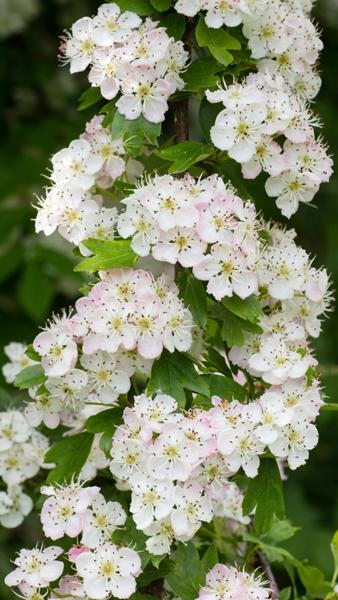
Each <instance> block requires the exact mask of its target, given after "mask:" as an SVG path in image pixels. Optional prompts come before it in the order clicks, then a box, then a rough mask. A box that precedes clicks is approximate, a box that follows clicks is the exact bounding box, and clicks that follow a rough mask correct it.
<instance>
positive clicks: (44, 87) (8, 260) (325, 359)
mask: <svg viewBox="0 0 338 600" xmlns="http://www.w3.org/2000/svg"><path fill="white" fill-rule="evenodd" d="M98 4H99V3H98V2H94V1H93V0H81V2H79V1H77V0H40V3H39V4H38V3H37V0H0V46H1V61H0V78H1V83H2V85H1V88H0V105H1V109H0V111H1V115H0V132H1V138H0V139H1V142H0V323H1V326H0V363H1V364H2V363H3V362H4V360H5V359H4V355H3V350H2V349H3V346H4V345H5V344H6V343H8V342H9V341H11V340H16V341H20V340H21V341H26V342H30V341H31V340H32V338H33V337H34V335H36V331H37V327H38V326H39V325H42V324H43V322H44V320H45V318H46V317H47V316H48V315H50V313H51V312H52V311H53V310H54V311H57V310H59V309H60V308H61V307H64V306H68V305H69V304H71V303H72V301H73V300H74V298H75V297H77V295H78V288H79V287H80V286H81V282H82V279H81V276H80V275H79V274H75V273H74V272H73V260H72V255H71V252H70V250H69V245H68V243H67V242H64V241H62V239H61V238H59V237H58V236H52V237H51V238H46V237H45V236H41V237H40V236H37V235H35V233H34V227H33V223H32V218H33V216H34V210H33V209H32V208H31V203H32V202H33V203H34V196H35V194H36V195H39V194H40V193H41V188H42V186H43V185H44V184H45V182H46V180H45V178H44V174H45V173H46V171H47V169H48V159H49V157H50V155H51V154H53V153H54V152H55V151H57V150H59V149H60V148H62V147H63V146H66V145H68V143H69V142H70V140H72V139H73V138H75V137H77V136H78V135H79V133H80V132H81V131H82V130H83V127H84V123H85V121H86V120H87V119H88V115H86V114H84V113H78V112H77V111H76V106H77V98H78V96H79V94H80V93H81V92H82V91H83V90H84V89H85V87H86V79H85V76H84V75H77V76H73V77H71V76H70V75H69V72H68V69H67V68H64V69H62V68H61V67H60V65H59V64H58V61H57V47H58V36H59V35H60V34H61V33H62V31H63V29H64V28H66V27H69V26H70V24H71V23H73V22H74V21H75V20H76V19H77V18H79V17H81V16H84V15H88V14H91V13H93V12H95V11H96V9H97V6H98ZM30 5H32V6H30ZM31 8H32V10H30V9H31ZM30 12H31V13H32V14H30V15H29V13H30ZM315 16H316V19H317V20H318V22H319V23H320V26H321V28H322V30H323V41H324V44H325V50H324V52H323V54H322V57H321V65H320V71H321V75H322V78H323V86H322V90H321V93H320V95H319V98H318V99H317V102H316V107H315V108H316V111H317V112H318V113H319V115H320V116H321V117H322V120H323V123H324V126H323V130H322V134H323V136H324V138H325V139H326V140H327V142H328V144H329V146H330V149H331V152H332V154H336V152H337V151H338V85H337V80H338V77H337V66H336V65H337V61H338V2H337V0H319V1H318V4H317V6H316V8H315ZM10 28H11V29H13V30H14V31H13V32H12V34H11V35H6V34H8V32H9V29H10ZM15 30H16V31H15ZM250 186H251V187H252V191H253V192H254V193H255V198H257V199H259V202H258V204H259V205H260V206H261V207H262V208H263V209H264V212H265V215H266V216H272V217H276V218H278V219H280V215H279V213H278V212H277V211H276V210H275V209H274V206H273V202H272V201H271V200H269V199H268V198H266V197H265V198H264V197H262V192H261V190H262V189H263V188H262V186H261V185H260V182H255V183H252V184H250ZM256 190H260V192H259V193H257V192H256ZM337 200H338V174H336V175H335V176H333V177H332V179H331V182H330V183H329V184H325V185H323V186H322V187H321V190H320V192H319V194H318V195H317V197H316V204H317V206H318V209H314V208H310V207H306V206H304V205H303V206H302V207H301V208H300V210H299V212H298V213H297V215H296V216H295V217H294V218H293V219H292V221H291V226H293V227H295V228H296V230H297V232H298V240H299V242H300V243H301V244H302V245H303V246H304V247H305V248H306V249H307V250H308V251H310V252H311V253H312V254H314V255H315V256H316V257H317V259H316V262H317V264H318V265H320V264H324V265H325V266H326V267H327V268H328V269H329V271H330V273H331V274H332V281H333V286H334V288H335V289H337V287H338V201H337ZM330 317H331V318H330V320H329V321H327V322H326V324H325V327H324V332H323V334H322V336H321V338H320V339H319V340H318V341H316V342H315V344H314V346H315V347H316V351H317V355H318V358H319V360H320V362H321V364H322V366H323V385H324V387H325V390H326V393H327V395H328V396H329V397H330V399H331V401H332V402H335V401H337V402H338V398H337V397H336V396H337V392H336V390H337V389H338V344H337V339H338V314H337V313H336V314H331V315H330ZM0 386H1V387H0V400H1V406H8V404H9V403H10V402H11V401H12V399H13V398H14V394H15V392H13V391H11V390H10V389H9V388H8V387H6V385H5V383H4V382H3V380H1V381H0ZM318 425H319V429H320V442H319V444H318V447H317V448H316V449H315V450H314V451H313V452H312V454H311V460H310V461H309V463H308V464H307V465H306V466H305V467H303V468H301V469H299V470H298V471H297V472H296V473H289V474H288V481H287V482H286V485H285V487H286V495H287V512H288V516H289V518H291V519H292V520H293V522H294V524H295V525H297V526H299V527H301V528H302V530H301V532H300V533H298V534H296V536H295V537H294V538H293V540H291V541H290V542H289V543H288V548H289V549H290V550H291V551H292V552H293V553H294V554H295V555H296V556H298V557H299V558H302V559H304V558H308V559H309V560H310V562H311V563H312V564H315V565H317V566H318V567H320V568H321V569H323V571H324V572H325V573H326V574H327V575H328V576H330V574H331V571H332V563H331V556H330V550H329V543H330V538H331V536H332V533H333V532H334V531H335V530H336V529H337V528H338V443H337V438H338V436H337V432H338V413H325V414H323V415H322V416H321V417H320V419H319V423H318ZM40 536H41V533H40V529H39V525H38V522H37V519H36V520H35V522H34V521H33V520H32V519H29V522H26V523H24V524H23V525H22V527H20V528H19V529H18V530H16V531H15V533H13V532H10V531H8V530H4V529H1V530H0V598H3V599H5V598H10V597H13V596H12V594H11V592H10V591H9V590H8V589H7V588H6V587H5V586H4V585H3V583H2V580H3V574H5V573H7V572H8V571H9V570H10V566H9V560H10V558H11V557H12V558H13V556H14V553H15V552H16V550H17V549H18V548H19V547H22V546H23V545H28V546H33V545H34V544H35V543H36V541H37V540H38V539H39V538H40Z"/></svg>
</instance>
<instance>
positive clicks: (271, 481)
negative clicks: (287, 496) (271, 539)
mask: <svg viewBox="0 0 338 600" xmlns="http://www.w3.org/2000/svg"><path fill="white" fill-rule="evenodd" d="M255 508H256V513H255V517H254V525H255V529H256V531H257V533H258V534H262V533H266V532H267V531H269V529H270V528H271V526H272V523H273V517H274V515H276V517H277V518H278V519H283V518H284V514H285V506H284V497H283V486H282V480H281V477H280V473H279V469H278V465H277V462H276V460H275V459H274V458H263V459H261V463H260V467H259V470H258V475H257V476H256V477H255V478H254V479H249V484H248V488H247V491H246V494H245V496H244V500H243V514H244V515H249V514H250V513H251V512H252V511H253V510H254V509H255Z"/></svg>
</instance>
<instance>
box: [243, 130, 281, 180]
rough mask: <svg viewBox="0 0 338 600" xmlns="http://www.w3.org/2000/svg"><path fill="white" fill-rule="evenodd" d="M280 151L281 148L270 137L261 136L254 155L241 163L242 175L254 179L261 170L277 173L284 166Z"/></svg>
mask: <svg viewBox="0 0 338 600" xmlns="http://www.w3.org/2000/svg"><path fill="white" fill-rule="evenodd" d="M281 152H282V148H281V147H280V145H279V144H278V143H277V142H275V141H274V140H273V139H272V138H271V137H269V136H264V137H262V139H261V141H260V142H259V144H258V146H257V147H256V152H255V154H254V156H253V157H252V158H251V159H250V160H249V161H248V162H245V163H242V173H243V177H245V178H246V179H255V178H256V177H258V175H259V174H260V173H261V171H262V170H263V171H265V172H266V173H269V175H272V176H276V175H279V174H280V173H281V172H282V171H283V170H284V168H285V163H284V159H283V156H282V155H281Z"/></svg>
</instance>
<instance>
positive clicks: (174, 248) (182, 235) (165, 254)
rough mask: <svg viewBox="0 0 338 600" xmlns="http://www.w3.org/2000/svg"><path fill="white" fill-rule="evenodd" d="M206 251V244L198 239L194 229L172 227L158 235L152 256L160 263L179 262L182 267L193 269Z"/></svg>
mask: <svg viewBox="0 0 338 600" xmlns="http://www.w3.org/2000/svg"><path fill="white" fill-rule="evenodd" d="M206 249H207V244H206V242H203V241H202V240H201V239H200V238H199V236H198V235H197V234H196V232H195V230H194V229H192V228H191V229H188V228H186V227H184V228H183V227H182V228H181V227H174V228H173V229H169V231H163V232H162V233H161V234H160V239H159V242H158V243H157V244H155V246H153V250H152V254H153V257H154V258H155V259H156V260H159V261H162V262H169V263H171V264H175V263H177V262H179V263H180V264H181V265H182V266H183V267H193V266H195V265H197V264H198V263H199V262H200V261H201V260H202V259H203V255H204V252H205V251H206Z"/></svg>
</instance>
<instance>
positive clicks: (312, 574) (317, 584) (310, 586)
mask: <svg viewBox="0 0 338 600" xmlns="http://www.w3.org/2000/svg"><path fill="white" fill-rule="evenodd" d="M297 570H298V574H299V577H300V579H301V582H302V584H303V585H304V587H305V589H306V592H307V594H308V595H309V597H310V598H325V596H326V595H327V594H328V593H329V592H330V591H331V585H330V584H329V582H327V581H325V577H324V574H323V573H322V572H321V571H320V569H317V567H312V566H310V565H303V564H301V563H298V564H297Z"/></svg>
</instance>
